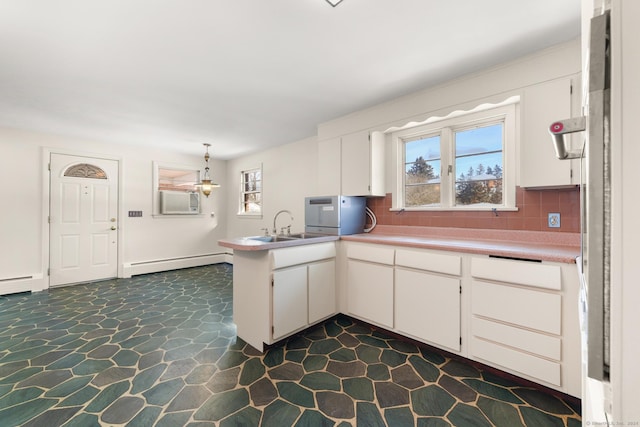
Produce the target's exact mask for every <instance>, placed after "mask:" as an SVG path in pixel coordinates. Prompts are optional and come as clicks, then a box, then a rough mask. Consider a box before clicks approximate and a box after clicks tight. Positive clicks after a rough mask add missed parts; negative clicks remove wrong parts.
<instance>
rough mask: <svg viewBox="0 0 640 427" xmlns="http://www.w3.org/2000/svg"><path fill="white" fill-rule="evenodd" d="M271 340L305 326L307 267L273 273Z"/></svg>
mask: <svg viewBox="0 0 640 427" xmlns="http://www.w3.org/2000/svg"><path fill="white" fill-rule="evenodd" d="M272 299H273V301H272V313H273V325H272V326H273V329H272V334H273V339H274V340H277V339H280V338H283V337H285V336H287V335H289V334H290V333H292V332H293V331H296V330H298V329H301V328H304V327H305V326H307V324H308V322H307V317H308V316H307V299H308V291H307V266H306V265H303V266H297V267H291V268H285V269H282V270H276V271H274V272H273V293H272Z"/></svg>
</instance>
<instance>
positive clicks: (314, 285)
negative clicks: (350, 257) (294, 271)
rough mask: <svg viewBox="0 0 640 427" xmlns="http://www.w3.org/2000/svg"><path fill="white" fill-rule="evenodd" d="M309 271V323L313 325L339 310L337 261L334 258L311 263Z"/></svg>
mask: <svg viewBox="0 0 640 427" xmlns="http://www.w3.org/2000/svg"><path fill="white" fill-rule="evenodd" d="M307 273H308V283H307V284H308V291H309V295H308V301H309V304H308V305H309V317H308V321H309V324H310V325H312V324H314V323H316V322H319V321H320V320H322V319H326V318H327V317H329V316H333V315H334V314H335V313H336V312H337V307H336V285H335V281H336V262H335V260H333V259H329V260H325V261H320V262H317V263H315V264H310V265H309V266H308V267H307Z"/></svg>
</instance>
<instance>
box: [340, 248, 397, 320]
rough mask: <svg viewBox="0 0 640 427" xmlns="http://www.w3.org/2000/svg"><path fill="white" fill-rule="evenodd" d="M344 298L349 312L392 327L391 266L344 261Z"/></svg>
mask: <svg viewBox="0 0 640 427" xmlns="http://www.w3.org/2000/svg"><path fill="white" fill-rule="evenodd" d="M347 299H348V303H347V307H348V311H349V313H350V314H353V315H354V316H356V317H359V318H361V319H364V320H367V321H370V322H373V323H375V324H377V325H381V326H384V327H387V328H393V267H391V266H387V265H382V264H373V263H370V262H363V261H357V260H351V259H350V260H348V261H347Z"/></svg>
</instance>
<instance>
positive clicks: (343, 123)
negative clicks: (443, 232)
mask: <svg viewBox="0 0 640 427" xmlns="http://www.w3.org/2000/svg"><path fill="white" fill-rule="evenodd" d="M580 49H581V41H580V39H575V40H572V41H569V42H566V43H562V44H559V45H556V46H553V47H551V48H548V49H545V50H542V51H539V52H536V53H534V54H531V55H528V56H525V57H523V58H520V59H518V60H515V61H511V62H508V63H504V64H500V65H498V66H495V67H492V68H489V69H487V70H483V71H480V72H477V73H473V74H470V75H467V76H464V77H461V78H458V79H455V80H451V81H449V82H446V83H444V84H441V85H438V86H435V87H431V88H427V89H425V90H422V91H419V92H416V93H413V94H410V95H407V96H403V97H400V98H397V99H394V100H392V101H389V102H385V103H383V104H379V105H376V106H374V107H371V108H367V109H364V110H361V111H357V112H354V113H352V114H349V115H347V116H344V117H339V118H337V119H335V120H331V121H329V122H325V123H321V124H320V125H318V141H319V143H320V144H322V143H323V141H330V140H331V139H332V138H336V137H340V136H343V135H349V134H354V133H357V132H362V131H369V132H371V131H383V132H384V131H386V130H388V129H389V128H392V127H402V126H405V125H407V124H408V123H410V122H416V123H419V122H423V121H424V120H426V119H428V118H430V117H444V116H446V115H448V114H449V113H451V112H453V111H456V110H463V111H464V110H469V109H473V108H475V107H477V106H478V105H479V104H482V103H498V102H503V101H505V100H506V99H507V98H509V97H511V96H516V95H517V96H520V99H521V101H523V102H524V101H525V97H526V94H527V89H528V88H532V87H534V86H535V85H539V84H540V83H544V82H548V81H551V80H555V79H559V78H564V77H567V78H568V77H575V76H577V75H578V73H580V71H581V51H580ZM575 84H576V85H579V84H580V81H579V79H577V78H576V79H575ZM579 105H580V91H579V90H575V91H574V94H573V97H572V108H573V109H575V110H576V111H575V115H579V114H580V113H579ZM559 118H560V119H562V118H565V117H559ZM518 139H519V138H518ZM550 141H551V140H550V139H549V140H545V142H546V143H548V146H547V147H546V148H545V149H547V150H549V151H551V150H552V148H551V147H552V146H551V142H550ZM519 143H520V141H517V145H518V147H517V150H516V151H517V152H518V151H519ZM391 148H392V147H391V144H387V153H386V158H387V160H388V159H392V158H393V153H392V151H391ZM517 156H518V159H517V161H516V164H518V163H519V161H520V160H519V153H517ZM385 176H386V184H385V187H386V192H387V193H389V192H391V191H392V190H393V188H394V186H395V176H396V175H395V164H394V163H393V162H391V161H387V162H386V170H385ZM519 184H520V179H519V172H518V173H517V179H516V185H519Z"/></svg>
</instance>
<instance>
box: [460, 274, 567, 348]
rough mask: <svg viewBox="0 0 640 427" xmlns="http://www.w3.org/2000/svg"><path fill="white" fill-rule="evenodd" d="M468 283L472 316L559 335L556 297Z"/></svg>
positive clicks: (499, 286) (558, 311) (539, 292)
mask: <svg viewBox="0 0 640 427" xmlns="http://www.w3.org/2000/svg"><path fill="white" fill-rule="evenodd" d="M472 284H473V286H472V290H471V310H472V312H473V314H474V315H476V316H483V317H488V318H491V319H496V320H500V321H503V322H506V323H512V324H514V325H518V326H523V327H525V328H531V329H537V330H539V331H543V332H548V333H551V334H556V335H560V333H561V321H560V318H561V302H562V297H561V296H560V295H557V294H552V293H550V292H542V291H534V290H529V289H522V288H516V287H512V286H505V285H498V284H494V283H485V282H479V281H475V280H474V281H473V282H472Z"/></svg>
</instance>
